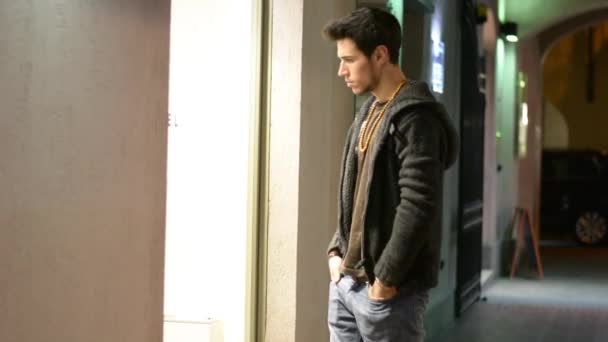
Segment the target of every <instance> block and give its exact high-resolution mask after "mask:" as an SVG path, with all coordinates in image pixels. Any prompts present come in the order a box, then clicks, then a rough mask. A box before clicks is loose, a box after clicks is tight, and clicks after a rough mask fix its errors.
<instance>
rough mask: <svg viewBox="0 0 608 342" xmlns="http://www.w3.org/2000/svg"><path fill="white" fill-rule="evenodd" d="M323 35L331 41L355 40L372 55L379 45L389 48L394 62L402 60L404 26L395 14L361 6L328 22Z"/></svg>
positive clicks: (365, 51) (367, 53)
mask: <svg viewBox="0 0 608 342" xmlns="http://www.w3.org/2000/svg"><path fill="white" fill-rule="evenodd" d="M323 34H324V35H325V36H326V37H327V38H329V39H330V40H333V41H337V40H342V39H346V38H350V39H352V40H353V41H354V42H355V44H357V47H358V48H359V50H361V51H362V52H363V53H364V54H365V55H366V56H367V57H368V58H369V57H371V56H372V53H373V52H374V50H375V49H376V47H378V46H380V45H384V46H386V47H387V49H388V53H389V57H390V61H391V63H393V64H398V63H399V48H400V47H401V26H400V25H399V21H398V20H397V18H395V16H393V15H392V14H390V13H389V12H387V11H384V10H381V9H379V8H373V7H361V8H359V9H357V10H355V11H354V12H352V13H351V14H349V15H347V16H345V17H343V18H340V19H336V20H334V21H331V22H330V23H328V24H327V25H326V26H325V28H324V29H323Z"/></svg>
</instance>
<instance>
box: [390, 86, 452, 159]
mask: <svg viewBox="0 0 608 342" xmlns="http://www.w3.org/2000/svg"><path fill="white" fill-rule="evenodd" d="M420 106H423V107H425V108H428V109H429V110H426V111H425V113H428V115H435V116H436V117H437V118H438V119H439V122H440V123H441V125H442V127H443V129H444V131H445V133H446V137H447V139H446V142H447V155H446V158H445V160H444V168H445V169H448V168H450V167H451V166H452V165H453V164H454V163H455V162H456V159H457V158H458V151H459V150H460V141H459V138H458V131H457V130H456V126H455V125H454V123H453V121H452V119H451V118H450V116H449V114H448V113H447V111H446V109H445V107H444V106H443V104H441V103H440V102H438V101H437V100H436V99H435V96H433V93H432V92H431V90H430V89H429V86H428V85H427V84H426V83H425V82H421V81H410V82H409V84H408V85H406V86H405V87H404V88H403V89H402V90H401V91H400V92H399V94H397V96H396V97H395V100H394V102H393V104H392V105H391V106H390V107H389V108H388V113H387V115H388V116H389V117H390V118H391V119H392V118H393V116H394V115H396V114H397V113H399V112H403V111H404V110H405V111H406V112H407V111H408V110H407V109H413V108H419V107H420ZM406 108H407V109H406Z"/></svg>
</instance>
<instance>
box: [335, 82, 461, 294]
mask: <svg viewBox="0 0 608 342" xmlns="http://www.w3.org/2000/svg"><path fill="white" fill-rule="evenodd" d="M373 100H374V99H373V98H372V99H370V100H368V101H367V102H366V103H365V104H364V105H363V106H362V108H361V111H360V113H359V115H358V116H357V117H356V118H355V121H354V122H353V124H352V126H351V127H350V129H349V131H348V134H347V139H346V146H345V149H344V154H343V158H342V173H341V177H340V188H339V190H340V191H339V196H338V201H339V203H338V213H339V214H338V227H337V229H336V232H335V234H334V237H333V239H332V240H331V242H330V244H329V249H328V251H331V250H338V251H339V252H340V253H341V254H342V255H345V254H346V250H347V249H348V238H349V232H350V227H351V222H352V214H353V205H354V202H353V201H354V198H355V185H356V179H357V153H356V150H355V148H356V146H357V144H358V132H359V131H360V128H361V124H362V123H363V121H364V120H365V117H366V116H367V113H368V111H369V108H370V106H371V104H372V102H373ZM376 136H377V139H380V140H379V142H378V148H377V149H375V151H374V153H371V154H370V155H369V156H367V158H369V159H368V162H370V163H373V171H372V173H371V174H370V177H369V182H370V184H368V189H369V192H368V201H367V207H366V209H365V214H364V223H363V238H362V260H361V263H360V264H361V265H360V266H361V267H364V269H365V271H366V274H367V277H368V279H369V280H370V282H373V281H374V279H375V278H379V279H380V280H381V281H382V282H383V283H384V284H385V285H387V286H397V287H401V288H404V287H405V288H410V289H429V288H432V287H435V286H436V285H437V279H438V273H439V263H440V248H441V231H442V229H441V214H442V210H441V208H442V200H443V174H444V170H446V169H448V168H449V167H450V166H451V165H452V164H454V162H455V161H456V158H457V155H458V150H459V143H458V136H457V132H456V129H455V127H454V125H453V123H452V121H451V119H450V117H449V116H448V114H447V113H446V111H445V109H444V107H443V105H441V104H440V103H439V102H437V101H436V100H435V98H434V97H433V95H432V93H431V91H430V90H429V88H428V86H427V84H426V83H424V82H418V81H411V82H410V83H409V84H408V85H406V87H404V88H403V89H402V90H401V91H400V92H399V94H398V95H397V96H396V98H395V100H394V101H393V103H392V104H390V107H389V108H388V109H387V112H386V113H385V118H384V120H383V121H382V122H381V124H380V125H379V126H378V128H377V131H376Z"/></svg>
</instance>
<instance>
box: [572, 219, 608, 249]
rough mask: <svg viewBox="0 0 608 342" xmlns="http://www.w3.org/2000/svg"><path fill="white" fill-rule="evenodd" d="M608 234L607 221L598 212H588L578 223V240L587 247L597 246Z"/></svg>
mask: <svg viewBox="0 0 608 342" xmlns="http://www.w3.org/2000/svg"><path fill="white" fill-rule="evenodd" d="M607 233H608V228H607V224H606V219H605V218H604V216H602V215H600V213H598V212H597V211H588V212H585V213H583V214H582V215H581V216H579V218H578V220H577V221H576V238H577V239H578V240H579V241H580V242H582V243H584V244H586V245H596V244H598V243H599V242H601V241H602V240H603V239H604V238H605V237H606V234H607Z"/></svg>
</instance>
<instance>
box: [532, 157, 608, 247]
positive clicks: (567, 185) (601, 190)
mask: <svg viewBox="0 0 608 342" xmlns="http://www.w3.org/2000/svg"><path fill="white" fill-rule="evenodd" d="M607 218H608V157H607V156H606V155H605V154H604V153H601V152H599V151H594V150H545V151H543V160H542V182H541V238H542V237H543V236H546V235H555V234H557V235H559V236H569V237H573V238H575V239H576V240H578V241H579V242H581V243H582V244H585V245H598V244H600V243H603V242H606V240H607V238H606V237H607V235H608V223H607V222H608V221H607Z"/></svg>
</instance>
